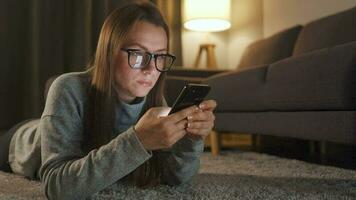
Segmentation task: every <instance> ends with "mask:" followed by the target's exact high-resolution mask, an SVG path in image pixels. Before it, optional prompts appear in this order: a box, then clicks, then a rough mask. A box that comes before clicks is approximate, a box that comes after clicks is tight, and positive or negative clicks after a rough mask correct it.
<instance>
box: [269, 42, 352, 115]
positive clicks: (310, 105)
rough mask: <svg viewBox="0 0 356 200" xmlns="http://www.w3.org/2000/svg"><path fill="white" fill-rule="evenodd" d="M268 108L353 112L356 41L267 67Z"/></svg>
mask: <svg viewBox="0 0 356 200" xmlns="http://www.w3.org/2000/svg"><path fill="white" fill-rule="evenodd" d="M265 89H266V91H265V94H266V95H265V96H266V97H267V98H268V99H269V101H270V105H269V108H270V109H274V110H276V109H278V110H281V109H282V110H291V109H294V110H349V109H356V93H355V91H356V42H351V43H348V44H344V45H338V46H334V47H332V48H324V49H320V50H317V51H313V52H309V53H306V54H302V55H299V56H295V57H291V58H289V59H285V60H282V61H279V62H276V63H274V64H272V65H270V67H269V68H268V72H267V76H266V86H265Z"/></svg>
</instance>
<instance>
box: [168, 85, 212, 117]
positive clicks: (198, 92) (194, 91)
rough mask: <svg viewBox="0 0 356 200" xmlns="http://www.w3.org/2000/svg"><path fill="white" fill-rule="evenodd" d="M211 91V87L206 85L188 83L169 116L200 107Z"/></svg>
mask: <svg viewBox="0 0 356 200" xmlns="http://www.w3.org/2000/svg"><path fill="white" fill-rule="evenodd" d="M209 91H210V86H209V85H206V84H195V83H188V84H187V85H185V86H184V87H183V89H182V91H181V92H180V94H179V95H178V97H177V99H176V100H175V102H174V103H173V106H172V109H171V111H170V112H169V114H172V113H175V112H178V111H180V110H182V109H184V108H187V107H189V106H192V105H199V104H200V103H201V102H202V101H203V100H204V98H205V97H206V95H208V93H209Z"/></svg>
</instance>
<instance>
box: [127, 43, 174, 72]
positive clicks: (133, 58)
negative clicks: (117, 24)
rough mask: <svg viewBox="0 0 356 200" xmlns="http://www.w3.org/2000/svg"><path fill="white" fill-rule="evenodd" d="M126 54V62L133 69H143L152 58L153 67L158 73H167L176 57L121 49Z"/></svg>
mask: <svg viewBox="0 0 356 200" xmlns="http://www.w3.org/2000/svg"><path fill="white" fill-rule="evenodd" d="M121 50H122V51H125V52H127V54H128V62H129V65H130V67H131V68H133V69H143V68H145V67H146V66H147V65H148V64H149V63H150V61H151V59H152V58H153V59H154V61H155V67H156V69H157V70H158V71H160V72H166V71H169V69H170V68H171V67H172V64H173V62H174V60H175V59H176V57H175V56H174V55H171V54H154V53H150V52H147V51H144V50H140V49H124V48H122V49H121Z"/></svg>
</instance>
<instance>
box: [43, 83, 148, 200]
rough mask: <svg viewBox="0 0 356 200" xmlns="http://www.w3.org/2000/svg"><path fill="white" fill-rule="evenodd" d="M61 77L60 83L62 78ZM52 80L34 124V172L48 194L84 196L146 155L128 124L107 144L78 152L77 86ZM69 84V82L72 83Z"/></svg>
mask: <svg viewBox="0 0 356 200" xmlns="http://www.w3.org/2000/svg"><path fill="white" fill-rule="evenodd" d="M65 82H66V83H65ZM68 82H71V81H68V80H60V81H55V83H53V84H54V86H51V89H50V92H49V99H47V102H46V108H45V111H44V113H43V115H42V117H41V121H40V124H39V126H38V130H37V131H38V132H39V134H40V135H41V155H42V159H41V160H42V164H41V167H40V170H39V176H40V179H41V181H42V182H43V184H44V187H45V192H46V195H47V197H48V198H49V199H84V198H86V197H89V196H91V195H92V194H94V193H96V192H98V191H100V190H102V189H104V188H106V187H108V186H110V185H112V184H113V183H115V182H117V181H118V180H119V179H121V178H122V177H124V176H125V175H127V174H129V173H130V172H131V171H133V170H134V169H136V168H137V167H138V166H140V165H141V164H143V163H144V162H145V161H146V160H148V159H149V158H150V157H151V154H150V153H148V152H147V151H146V150H145V149H144V147H143V146H142V144H141V143H140V141H139V139H138V138H137V136H136V134H135V132H134V130H133V129H132V128H130V129H128V130H127V131H125V132H123V133H121V134H119V135H118V136H117V137H116V138H114V139H113V140H111V141H110V142H109V143H108V144H106V145H104V146H102V147H100V148H98V149H94V150H92V151H90V152H89V153H84V152H83V151H82V149H81V144H82V141H83V135H84V133H83V123H82V117H81V111H80V110H81V109H82V107H83V105H82V101H81V99H80V97H78V95H79V96H80V93H81V92H80V90H77V89H76V87H75V85H76V84H75V83H72V84H69V85H70V87H68ZM73 86H74V87H73Z"/></svg>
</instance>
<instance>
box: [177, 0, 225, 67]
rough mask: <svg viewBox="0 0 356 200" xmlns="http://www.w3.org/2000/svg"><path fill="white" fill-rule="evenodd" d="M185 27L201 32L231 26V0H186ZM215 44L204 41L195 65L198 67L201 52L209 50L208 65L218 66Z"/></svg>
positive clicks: (221, 29) (219, 29) (220, 29)
mask: <svg viewBox="0 0 356 200" xmlns="http://www.w3.org/2000/svg"><path fill="white" fill-rule="evenodd" d="M183 9H184V14H183V21H184V27H185V28H186V29H188V30H192V31H199V32H207V33H208V32H217V31H224V30H227V29H229V28H230V27H231V23H230V0H184V7H183ZM214 48H215V44H212V43H203V44H201V45H200V47H199V52H198V55H197V57H196V59H195V63H194V66H195V67H198V66H199V62H200V58H201V54H202V52H203V51H204V50H206V52H207V56H206V58H207V67H208V68H216V67H217V65H216V59H215V52H214Z"/></svg>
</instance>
